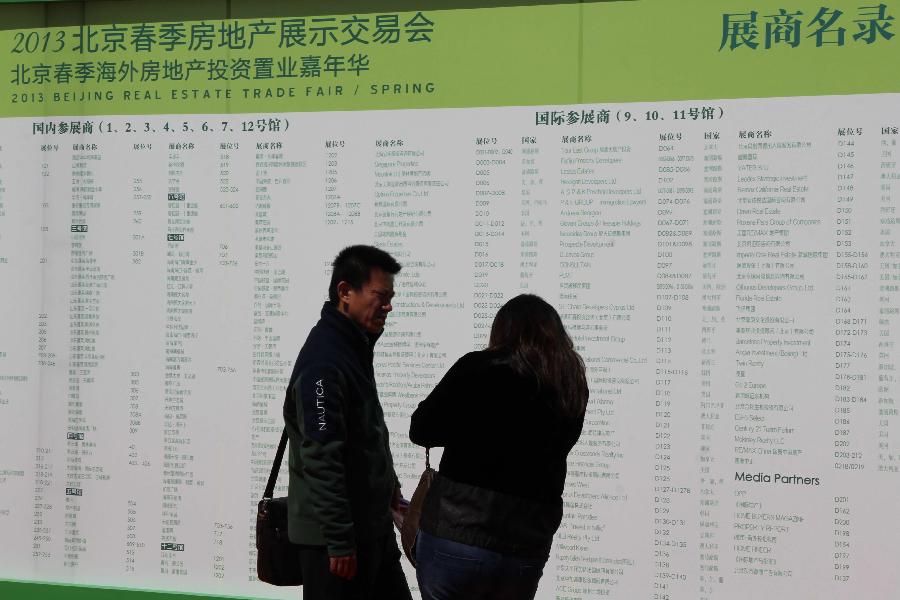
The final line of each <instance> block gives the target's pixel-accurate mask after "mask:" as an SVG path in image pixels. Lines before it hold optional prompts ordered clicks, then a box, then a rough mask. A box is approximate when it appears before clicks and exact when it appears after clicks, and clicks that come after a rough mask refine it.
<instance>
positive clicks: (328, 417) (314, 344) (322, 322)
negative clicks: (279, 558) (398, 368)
mask: <svg viewBox="0 0 900 600" xmlns="http://www.w3.org/2000/svg"><path fill="white" fill-rule="evenodd" d="M376 339H377V337H372V336H368V335H367V334H366V333H364V332H363V330H362V329H360V328H359V327H358V326H357V325H356V324H355V323H354V322H353V321H352V320H350V318H348V317H346V316H345V315H343V314H341V313H340V312H339V311H338V310H337V309H336V308H334V307H333V306H332V305H331V304H330V303H326V304H325V306H324V307H323V308H322V315H321V318H320V319H319V322H318V323H317V324H316V325H315V327H313V328H312V330H311V331H310V332H309V336H308V337H307V338H306V343H305V344H304V345H303V348H301V350H300V354H299V356H297V362H296V364H295V365H294V371H293V373H292V374H291V380H290V384H289V385H288V388H287V393H286V395H285V401H284V421H285V426H286V428H287V432H288V437H289V439H290V454H289V461H288V464H289V470H290V480H289V484H288V486H289V487H288V534H289V536H290V539H291V541H292V542H294V543H296V544H313V545H320V546H327V547H328V554H329V555H331V556H346V555H348V554H351V553H353V552H355V551H356V545H357V542H358V541H359V542H362V541H367V540H371V539H373V538H375V537H378V536H381V535H384V534H387V533H390V532H391V528H392V520H391V513H390V502H391V497H392V495H393V492H394V488H395V487H396V486H397V485H398V482H397V476H396V474H395V473H394V464H393V460H392V458H391V450H390V447H389V446H388V430H387V426H386V425H385V423H384V413H383V412H382V410H381V403H380V402H379V401H378V392H377V390H376V388H375V372H374V368H373V366H372V359H373V348H374V345H375V341H376Z"/></svg>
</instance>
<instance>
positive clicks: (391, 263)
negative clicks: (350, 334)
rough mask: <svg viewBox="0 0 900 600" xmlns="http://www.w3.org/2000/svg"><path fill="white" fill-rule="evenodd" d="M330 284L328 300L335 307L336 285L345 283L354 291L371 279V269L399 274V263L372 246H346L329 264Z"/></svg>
mask: <svg viewBox="0 0 900 600" xmlns="http://www.w3.org/2000/svg"><path fill="white" fill-rule="evenodd" d="M331 267H332V269H331V282H330V283H329V284H328V299H329V300H330V301H331V303H332V304H333V305H335V306H337V303H338V295H337V285H338V284H339V283H340V282H342V281H346V282H347V283H349V284H350V287H351V288H353V289H354V290H359V289H362V286H363V285H364V284H365V283H366V282H368V281H369V279H370V278H371V277H372V269H376V268H377V269H381V270H382V271H384V272H385V273H389V274H391V275H396V274H397V273H399V272H400V263H398V262H397V261H396V260H395V259H394V257H393V256H391V255H390V254H388V253H387V252H385V251H384V250H382V249H381V248H375V247H374V246H362V245H359V246H347V247H346V248H344V249H343V250H341V251H340V252H338V255H337V256H336V257H334V262H333V263H331Z"/></svg>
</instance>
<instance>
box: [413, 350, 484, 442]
mask: <svg viewBox="0 0 900 600" xmlns="http://www.w3.org/2000/svg"><path fill="white" fill-rule="evenodd" d="M468 356H470V355H468V354H467V355H466V356H463V357H462V358H460V359H459V360H458V361H456V363H455V364H454V365H453V366H452V367H450V370H449V371H447V374H446V375H444V377H443V379H441V381H440V383H438V384H437V386H435V388H434V389H433V390H432V391H431V393H430V394H428V397H427V398H425V399H424V400H422V402H420V403H419V406H418V408H416V410H415V411H414V412H413V414H412V419H411V421H410V425H409V439H410V441H411V442H412V443H413V444H417V445H419V446H425V447H426V448H434V447H436V446H446V445H447V444H448V443H450V442H452V441H454V440H455V439H457V438H458V437H459V436H460V435H461V434H462V433H463V432H462V429H461V428H460V427H459V421H460V420H461V418H462V413H464V408H463V407H462V403H463V402H464V400H465V393H464V390H465V386H466V384H470V385H471V384H472V383H473V382H471V381H468V382H467V376H466V374H467V373H468V372H469V371H470V369H468V368H467V367H466V362H467V360H466V359H467V357H468Z"/></svg>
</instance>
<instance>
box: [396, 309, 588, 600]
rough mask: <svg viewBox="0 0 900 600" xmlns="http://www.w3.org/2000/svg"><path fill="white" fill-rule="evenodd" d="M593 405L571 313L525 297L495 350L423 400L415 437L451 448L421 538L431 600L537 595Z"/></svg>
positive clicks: (505, 315)
mask: <svg viewBox="0 0 900 600" xmlns="http://www.w3.org/2000/svg"><path fill="white" fill-rule="evenodd" d="M587 398H588V387H587V379H586V378H585V372H584V362H583V361H582V360H581V357H580V356H579V355H578V353H577V352H576V351H575V348H574V346H573V344H572V340H571V339H570V338H569V336H568V334H567V333H566V331H565V328H564V327H563V324H562V321H561V320H560V318H559V314H557V312H556V310H555V309H554V308H553V307H552V306H550V305H549V304H548V303H547V302H545V301H544V300H542V299H541V298H539V297H537V296H533V295H521V296H517V297H515V298H513V299H512V300H510V301H509V302H507V303H506V304H505V305H504V306H503V307H502V308H501V309H500V311H499V312H498V313H497V316H496V317H495V318H494V323H493V326H492V328H491V337H490V345H489V347H488V349H487V350H483V351H481V352H472V353H470V354H467V355H465V356H463V357H462V358H461V359H459V361H457V362H456V364H455V365H453V367H451V369H450V371H448V372H447V374H446V375H445V376H444V378H443V379H442V380H441V382H440V383H439V384H438V385H437V387H435V388H434V391H432V392H431V394H430V395H429V396H428V398H426V399H425V400H424V401H423V402H422V403H421V404H419V407H418V408H417V409H416V411H415V412H414V413H413V415H412V424H411V426H410V430H409V437H410V439H411V440H412V442H413V443H415V444H418V445H420V446H425V447H433V446H443V447H444V454H443V457H442V458H441V465H440V474H439V475H438V476H437V477H436V478H435V481H434V483H433V484H432V486H431V488H430V489H429V492H428V495H427V496H426V498H425V502H424V506H423V509H422V518H421V522H420V527H419V535H418V538H417V541H416V563H417V567H416V576H417V579H418V580H419V587H420V589H421V592H422V598H423V599H424V600H451V599H456V598H459V599H465V600H476V599H478V598H485V599H491V600H498V599H500V600H502V599H506V598H509V599H515V600H522V599H529V598H534V595H535V592H536V591H537V586H538V580H539V579H540V577H541V574H542V573H543V567H544V563H546V561H547V558H548V557H549V555H550V545H551V543H552V541H553V534H554V533H555V532H556V529H557V528H558V527H559V523H560V520H561V519H562V492H563V485H564V484H565V479H566V456H567V455H568V453H569V450H571V449H572V446H574V445H575V442H576V441H577V440H578V436H579V435H580V434H581V428H582V425H583V423H584V413H585V407H586V405H587Z"/></svg>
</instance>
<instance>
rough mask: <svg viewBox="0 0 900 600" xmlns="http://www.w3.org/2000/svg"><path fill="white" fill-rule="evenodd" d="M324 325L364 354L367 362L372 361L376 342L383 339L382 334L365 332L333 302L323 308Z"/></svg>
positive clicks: (327, 303)
mask: <svg viewBox="0 0 900 600" xmlns="http://www.w3.org/2000/svg"><path fill="white" fill-rule="evenodd" d="M321 317H322V323H323V324H325V325H326V326H328V327H329V328H331V329H333V330H335V331H337V332H338V333H340V335H341V336H342V337H344V338H345V339H346V340H347V341H348V342H349V343H350V345H351V346H352V347H353V348H354V349H356V350H357V351H359V352H361V353H363V355H364V356H365V357H366V359H367V360H369V361H371V360H372V354H373V352H374V349H375V342H377V341H378V338H380V337H381V333H378V334H371V333H368V332H367V331H364V330H363V329H362V328H361V327H360V326H359V325H357V324H356V323H355V322H354V321H353V320H352V319H351V318H350V317H348V316H347V315H345V314H344V313H342V312H341V311H339V310H338V309H337V308H335V307H334V305H332V304H331V302H326V303H325V304H324V305H323V306H322V314H321Z"/></svg>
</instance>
